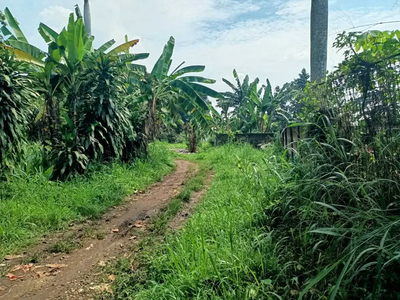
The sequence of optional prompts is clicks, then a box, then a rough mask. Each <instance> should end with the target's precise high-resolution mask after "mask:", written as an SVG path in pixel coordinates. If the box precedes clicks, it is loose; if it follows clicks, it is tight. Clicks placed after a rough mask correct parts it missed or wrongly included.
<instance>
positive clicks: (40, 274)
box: [36, 271, 47, 278]
mask: <svg viewBox="0 0 400 300" xmlns="http://www.w3.org/2000/svg"><path fill="white" fill-rule="evenodd" d="M46 274H47V273H46V272H44V271H38V272H36V276H37V277H38V278H42V277H43V276H45V275H46Z"/></svg>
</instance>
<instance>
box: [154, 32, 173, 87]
mask: <svg viewBox="0 0 400 300" xmlns="http://www.w3.org/2000/svg"><path fill="white" fill-rule="evenodd" d="M174 47H175V39H174V37H172V36H171V37H170V38H169V41H168V42H167V44H166V45H165V46H164V50H163V52H162V54H161V56H160V57H159V59H158V60H157V62H156V64H155V65H154V67H153V70H152V71H151V75H152V76H154V77H155V78H157V79H158V80H162V79H164V78H166V77H167V76H168V71H169V67H170V65H171V58H172V54H173V52H174Z"/></svg>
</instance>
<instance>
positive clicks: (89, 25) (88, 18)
mask: <svg viewBox="0 0 400 300" xmlns="http://www.w3.org/2000/svg"><path fill="white" fill-rule="evenodd" d="M83 9H84V11H83V15H84V21H85V27H86V34H87V36H92V16H91V15H90V4H89V0H85V5H84V8H83Z"/></svg>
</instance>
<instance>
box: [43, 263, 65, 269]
mask: <svg viewBox="0 0 400 300" xmlns="http://www.w3.org/2000/svg"><path fill="white" fill-rule="evenodd" d="M46 267H48V268H50V269H61V268H66V267H68V266H67V265H63V264H48V265H46Z"/></svg>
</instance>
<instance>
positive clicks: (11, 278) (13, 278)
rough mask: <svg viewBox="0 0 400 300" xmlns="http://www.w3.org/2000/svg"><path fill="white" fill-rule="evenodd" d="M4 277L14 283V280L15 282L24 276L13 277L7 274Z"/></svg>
mask: <svg viewBox="0 0 400 300" xmlns="http://www.w3.org/2000/svg"><path fill="white" fill-rule="evenodd" d="M6 277H8V278H9V279H10V280H11V281H14V280H17V279H19V278H23V277H24V276H15V275H14V274H12V273H8V274H7V275H6Z"/></svg>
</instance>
